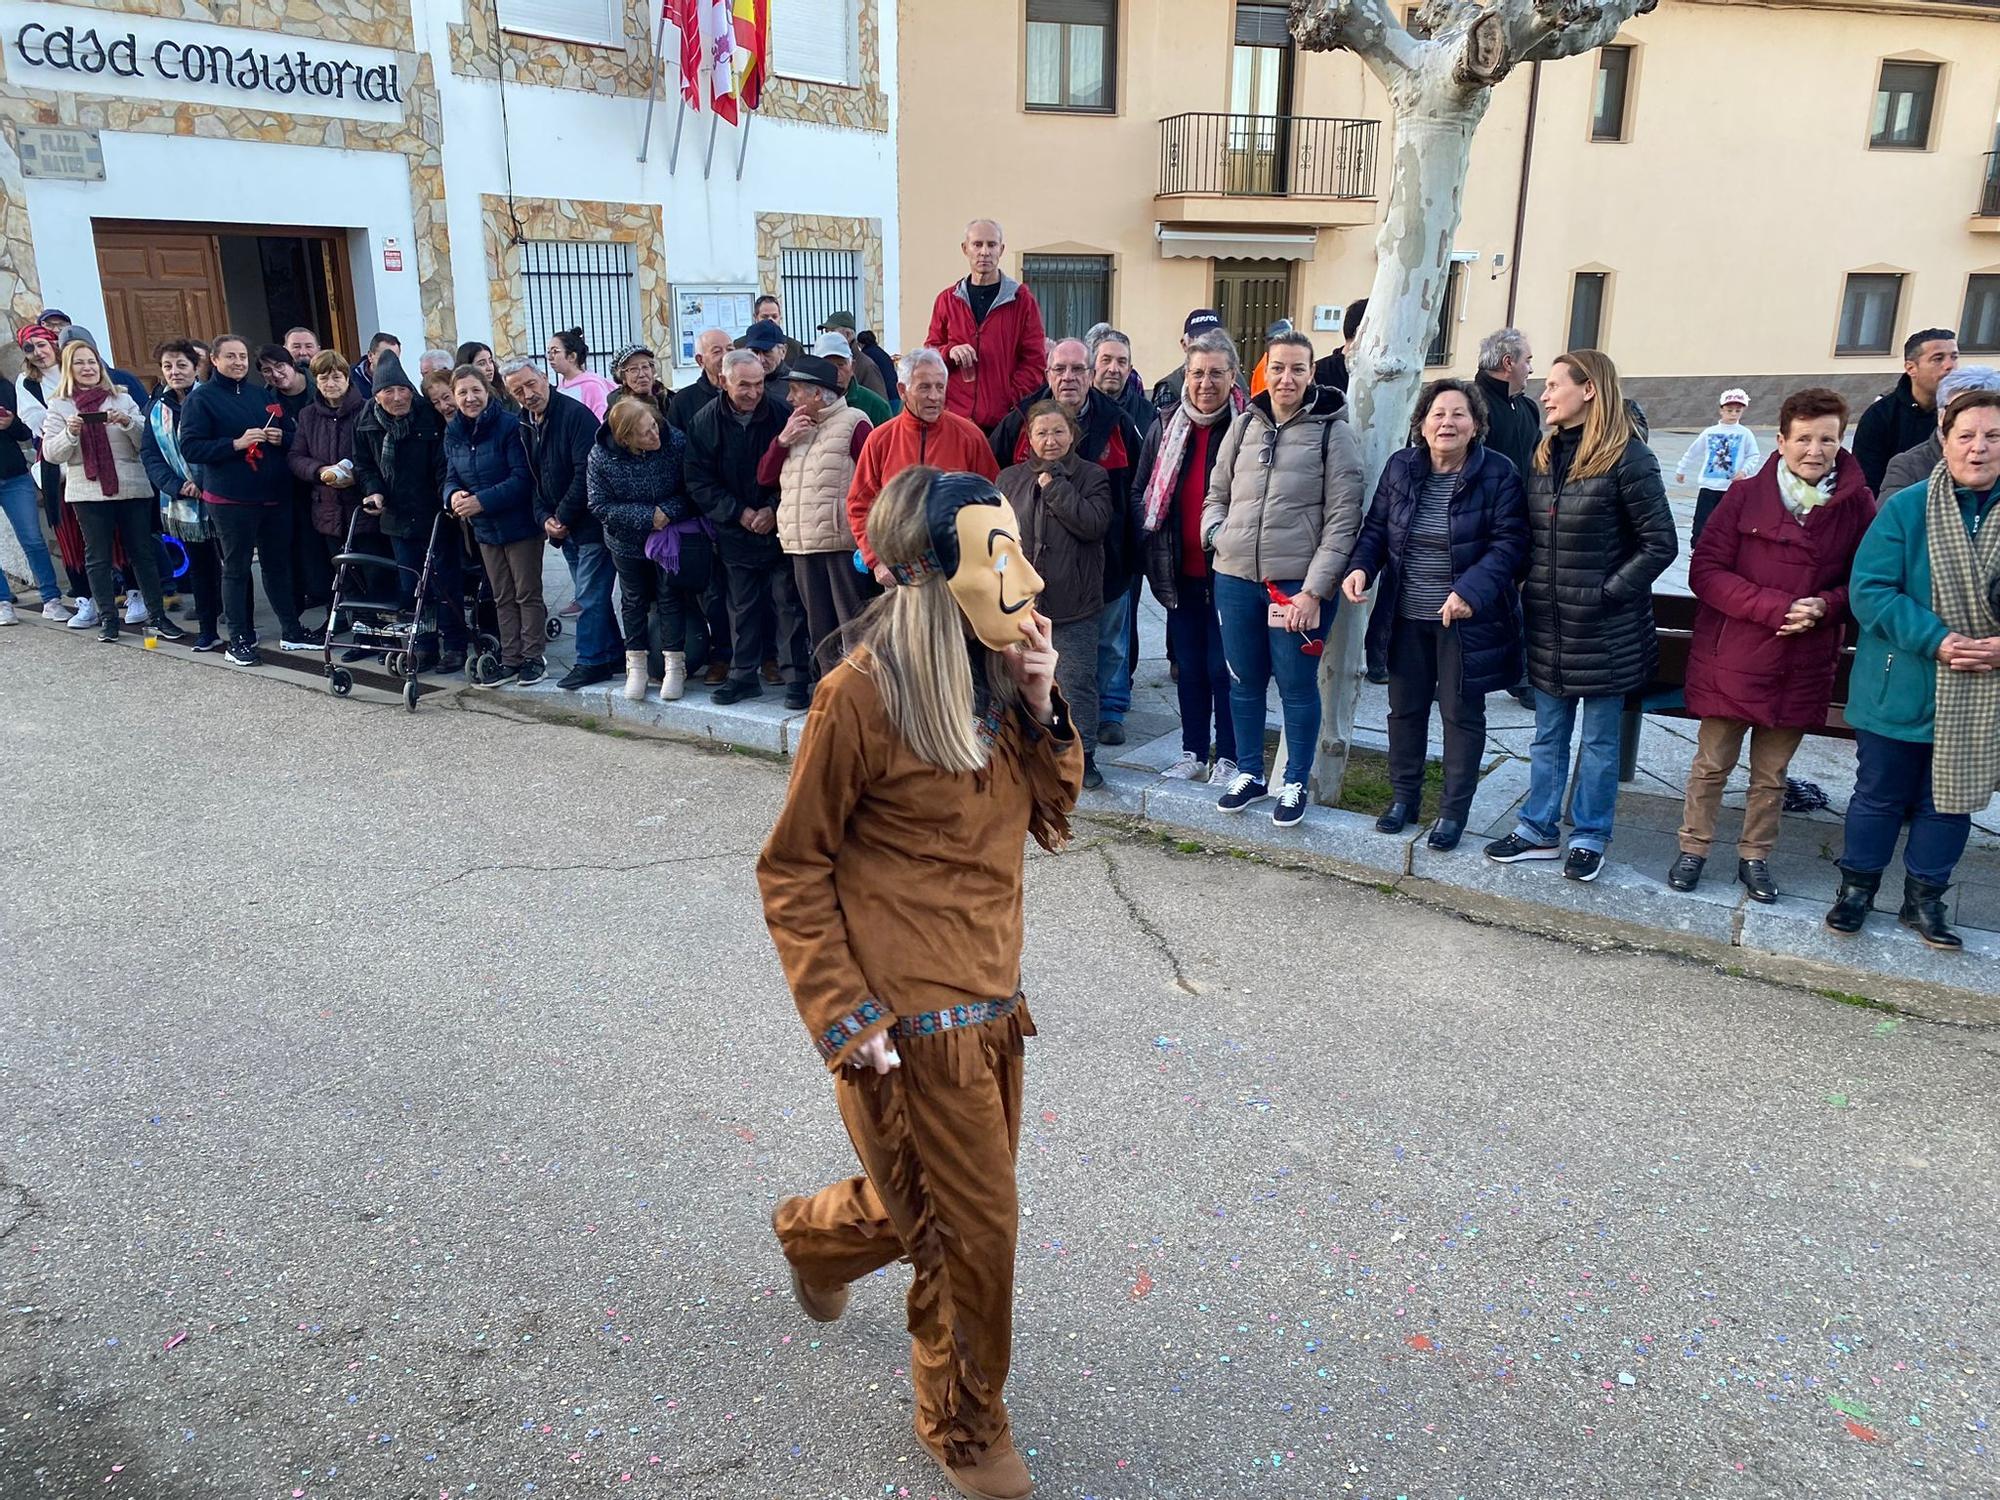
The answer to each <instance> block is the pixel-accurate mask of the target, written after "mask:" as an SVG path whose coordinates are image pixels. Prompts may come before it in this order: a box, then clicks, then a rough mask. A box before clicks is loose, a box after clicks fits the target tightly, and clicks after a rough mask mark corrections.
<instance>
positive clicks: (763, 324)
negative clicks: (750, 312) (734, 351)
mask: <svg viewBox="0 0 2000 1500" xmlns="http://www.w3.org/2000/svg"><path fill="white" fill-rule="evenodd" d="M784 346H785V330H784V329H782V328H780V327H779V326H778V325H777V324H776V323H773V322H772V321H771V320H770V319H769V318H759V319H758V320H757V321H756V322H754V323H752V324H751V325H750V327H749V329H748V330H747V331H746V332H745V333H744V335H743V347H744V348H746V349H754V350H756V351H757V352H758V353H759V354H762V353H764V352H765V351H766V350H770V349H782V348H784Z"/></svg>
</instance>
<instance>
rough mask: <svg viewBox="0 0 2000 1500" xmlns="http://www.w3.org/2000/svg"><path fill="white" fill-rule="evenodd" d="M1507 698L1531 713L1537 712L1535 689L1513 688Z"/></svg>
mask: <svg viewBox="0 0 2000 1500" xmlns="http://www.w3.org/2000/svg"><path fill="white" fill-rule="evenodd" d="M1507 696H1508V697H1510V698H1512V699H1513V700H1514V701H1515V702H1516V703H1518V704H1520V705H1521V707H1523V708H1525V709H1526V710H1528V712H1529V713H1533V712H1534V711H1535V690H1534V689H1533V688H1526V687H1521V688H1513V689H1510V690H1509V692H1508V694H1507Z"/></svg>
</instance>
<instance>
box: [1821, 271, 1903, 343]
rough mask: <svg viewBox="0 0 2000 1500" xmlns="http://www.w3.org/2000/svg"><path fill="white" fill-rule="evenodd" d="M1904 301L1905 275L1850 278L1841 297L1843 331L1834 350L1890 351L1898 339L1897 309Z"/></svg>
mask: <svg viewBox="0 0 2000 1500" xmlns="http://www.w3.org/2000/svg"><path fill="white" fill-rule="evenodd" d="M1902 300H1903V278H1902V277H1901V276H1898V275H1896V274H1894V273H1885V274H1879V275H1877V274H1857V275H1853V276H1850V277H1848V278H1847V289H1846V290H1845V291H1844V292H1842V293H1841V297H1840V332H1839V333H1838V334H1837V335H1836V336H1835V338H1834V343H1833V352H1834V353H1835V354H1887V353H1888V352H1889V351H1890V348H1891V347H1892V346H1893V345H1894V344H1895V342H1896V312H1897V308H1898V306H1899V305H1900V304H1901V302H1902Z"/></svg>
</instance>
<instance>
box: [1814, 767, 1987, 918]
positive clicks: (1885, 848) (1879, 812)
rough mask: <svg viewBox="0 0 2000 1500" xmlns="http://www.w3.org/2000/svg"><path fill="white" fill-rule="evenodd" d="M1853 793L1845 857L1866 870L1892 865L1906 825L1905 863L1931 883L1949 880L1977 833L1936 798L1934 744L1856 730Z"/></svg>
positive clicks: (1869, 872)
mask: <svg viewBox="0 0 2000 1500" xmlns="http://www.w3.org/2000/svg"><path fill="white" fill-rule="evenodd" d="M1854 742H1855V758H1854V795H1853V796H1852V797H1850V798H1848V801H1847V832H1846V837H1845V839H1844V840H1843V842H1842V848H1841V851H1840V862H1841V864H1843V865H1844V866H1846V867H1847V868H1848V869H1850V870H1854V871H1858V872H1859V873H1861V874H1863V875H1879V874H1880V873H1881V872H1882V871H1884V870H1886V869H1888V868H1889V860H1890V858H1891V857H1892V856H1893V855H1894V854H1895V852H1896V840H1897V838H1898V837H1900V836H1901V834H1902V832H1903V825H1904V824H1905V823H1908V824H1909V825H1910V837H1909V839H1908V841H1907V842H1906V843H1904V845H1903V868H1904V869H1905V870H1907V871H1909V873H1910V874H1911V875H1912V876H1913V877H1914V878H1916V879H1918V880H1922V881H1926V882H1928V883H1929V884H1931V885H1950V884H1951V875H1952V871H1953V870H1955V869H1957V868H1958V861H1959V858H1960V856H1961V855H1963V854H1964V853H1965V844H1966V840H1967V839H1969V838H1970V837H1971V836H1972V818H1971V816H1970V815H1969V814H1966V813H1941V812H1939V811H1938V810H1937V804H1936V803H1934V802H1932V801H1931V753H1932V747H1931V746H1930V745H1928V744H1923V743H1919V742H1917V741H1914V740H1893V739H1890V738H1889V736H1887V735H1885V734H1875V733H1873V732H1872V731H1870V730H1866V729H1857V730H1855V731H1854Z"/></svg>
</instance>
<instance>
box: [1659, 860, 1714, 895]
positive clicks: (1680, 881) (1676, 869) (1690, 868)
mask: <svg viewBox="0 0 2000 1500" xmlns="http://www.w3.org/2000/svg"><path fill="white" fill-rule="evenodd" d="M1707 863H1708V857H1707V856H1706V855H1702V854H1683V855H1682V856H1681V857H1680V858H1679V859H1677V860H1675V861H1674V862H1673V865H1672V867H1671V868H1669V869H1668V871H1667V884H1668V885H1670V886H1672V887H1673V888H1674V889H1675V890H1677V891H1691V890H1693V889H1694V888H1695V887H1696V886H1698V885H1700V884H1701V872H1702V867H1703V866H1705V865H1706V864H1707Z"/></svg>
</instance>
